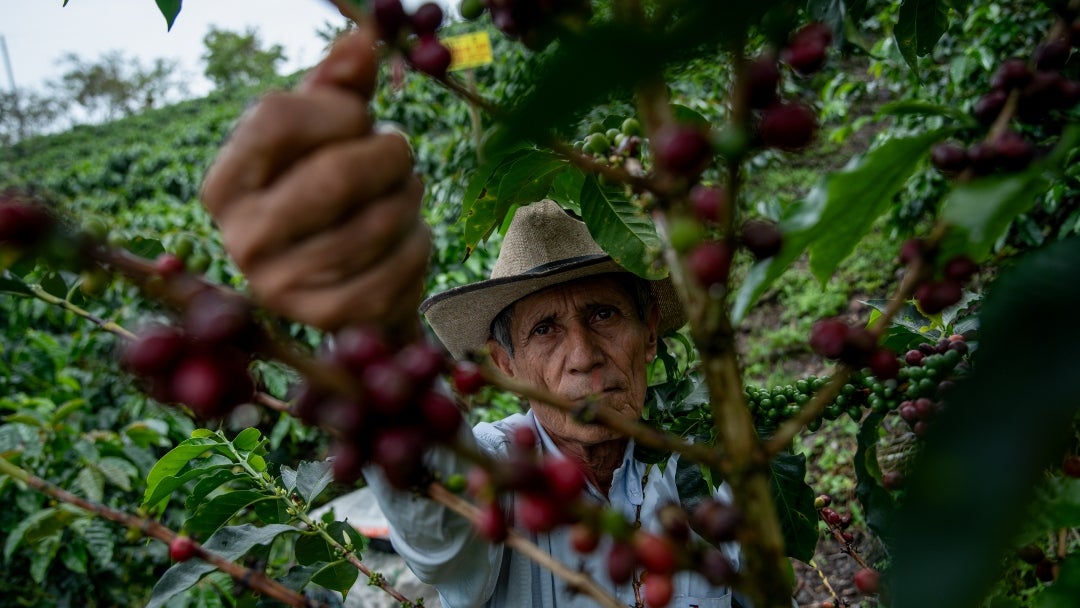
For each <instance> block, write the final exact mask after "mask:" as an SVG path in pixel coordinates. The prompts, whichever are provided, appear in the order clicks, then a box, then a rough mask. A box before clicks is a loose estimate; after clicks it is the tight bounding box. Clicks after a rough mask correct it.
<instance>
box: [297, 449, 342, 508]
mask: <svg viewBox="0 0 1080 608" xmlns="http://www.w3.org/2000/svg"><path fill="white" fill-rule="evenodd" d="M333 480H334V473H333V469H332V468H331V465H330V462H329V461H326V460H322V461H318V462H307V461H302V462H301V463H300V465H299V466H298V467H297V471H296V493H297V494H299V495H300V498H301V499H302V500H303V501H304V503H305V504H309V505H310V504H311V503H312V502H314V501H315V499H316V498H318V497H319V494H322V491H323V490H325V489H326V486H328V485H330V482H331V481H333Z"/></svg>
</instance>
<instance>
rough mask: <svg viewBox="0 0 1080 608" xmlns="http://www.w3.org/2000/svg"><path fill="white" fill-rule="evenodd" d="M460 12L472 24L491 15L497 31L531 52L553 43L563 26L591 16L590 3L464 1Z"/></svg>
mask: <svg viewBox="0 0 1080 608" xmlns="http://www.w3.org/2000/svg"><path fill="white" fill-rule="evenodd" d="M459 10H460V12H461V16H462V17H463V18H465V19H469V20H473V19H479V18H480V17H481V16H482V15H483V14H484V12H485V11H489V12H490V13H491V22H492V23H493V24H494V25H495V27H497V28H499V30H501V31H502V32H503V33H504V34H506V35H507V36H510V37H511V38H514V39H517V40H520V41H521V43H522V44H524V45H525V46H526V47H527V48H530V49H532V50H539V49H542V48H544V47H545V46H547V45H548V44H549V43H550V42H551V41H552V40H554V37H555V35H556V33H557V29H558V24H559V23H560V22H564V23H584V22H586V21H588V20H589V17H590V16H592V6H591V4H590V3H589V1H588V0H462V2H461V5H460V8H459Z"/></svg>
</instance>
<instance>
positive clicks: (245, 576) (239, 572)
mask: <svg viewBox="0 0 1080 608" xmlns="http://www.w3.org/2000/svg"><path fill="white" fill-rule="evenodd" d="M0 473H3V474H5V475H9V476H11V477H12V478H14V479H17V480H19V481H21V482H23V483H25V484H26V485H28V486H30V487H31V488H34V489H35V490H37V491H39V492H41V493H42V494H45V495H46V496H49V497H51V498H54V499H56V500H59V501H61V502H65V503H67V504H70V505H73V506H75V507H78V508H80V509H82V510H84V511H88V512H90V513H93V514H95V515H97V516H99V517H102V518H104V519H107V520H109V521H113V522H116V523H118V524H122V525H124V526H127V527H128V528H132V529H136V530H139V531H140V532H141V533H142V534H143V535H144V536H148V537H151V538H156V539H157V540H160V541H162V542H164V543H167V544H168V543H171V542H172V541H173V540H174V539H175V538H176V537H177V536H178V535H177V534H176V532H173V531H172V530H170V529H169V528H167V527H165V526H163V525H161V524H160V523H158V522H156V521H153V520H149V519H143V518H141V517H137V516H135V515H131V514H129V513H125V512H123V511H119V510H117V509H113V508H110V507H106V506H105V505H101V504H97V503H94V502H90V501H89V500H85V499H83V498H80V497H78V496H76V495H74V494H72V493H71V492H68V491H67V490H64V489H62V488H59V487H57V486H55V485H53V484H51V483H49V482H48V481H45V480H44V479H41V478H40V477H36V476H34V475H32V474H30V473H29V472H27V471H26V470H25V469H23V468H21V467H19V466H16V465H14V464H12V463H11V462H9V461H8V460H7V459H5V458H0ZM195 557H198V558H199V559H202V560H203V561H205V562H208V563H210V564H212V565H213V566H214V567H215V568H217V569H218V570H221V571H222V572H224V573H226V574H228V575H229V576H231V577H233V579H234V580H236V581H237V582H239V583H241V584H243V585H245V586H247V587H250V588H251V589H252V590H253V591H256V592H258V593H261V594H263V595H265V596H267V597H271V598H273V599H275V600H278V601H279V602H282V603H284V604H287V605H289V606H297V607H298V608H317V607H324V606H325V604H322V603H321V602H316V601H314V600H309V599H308V598H305V597H304V596H303V595H301V594H300V593H297V592H296V591H293V590H292V589H289V588H288V587H286V586H284V585H282V584H281V583H279V582H277V581H275V580H273V579H271V578H269V577H268V576H266V573H265V572H262V571H260V570H253V569H250V568H245V567H244V566H241V565H240V564H237V563H235V562H232V561H230V560H227V559H225V558H224V557H221V556H220V555H218V554H216V553H213V552H211V551H207V550H206V549H205V548H204V547H203V546H202V545H201V544H199V543H195Z"/></svg>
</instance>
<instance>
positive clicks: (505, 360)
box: [487, 338, 514, 378]
mask: <svg viewBox="0 0 1080 608" xmlns="http://www.w3.org/2000/svg"><path fill="white" fill-rule="evenodd" d="M487 348H488V353H489V354H490V355H491V360H492V361H493V362H494V363H495V367H497V368H499V371H501V372H502V373H503V374H505V375H506V376H508V377H510V378H513V377H514V372H513V370H512V369H511V367H510V353H508V352H506V349H505V348H503V346H502V344H499V343H498V342H496V341H495V340H493V339H491V338H488V341H487Z"/></svg>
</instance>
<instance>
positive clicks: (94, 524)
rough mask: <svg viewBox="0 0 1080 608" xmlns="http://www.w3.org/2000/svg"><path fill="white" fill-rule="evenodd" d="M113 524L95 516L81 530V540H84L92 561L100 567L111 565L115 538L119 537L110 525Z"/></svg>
mask: <svg viewBox="0 0 1080 608" xmlns="http://www.w3.org/2000/svg"><path fill="white" fill-rule="evenodd" d="M113 525H114V524H111V523H107V522H106V521H105V520H103V519H99V518H96V517H95V518H92V519H91V520H90V522H89V523H88V524H87V526H86V529H85V530H83V540H85V541H86V547H87V548H88V549H89V550H90V555H92V556H93V558H94V562H95V563H97V564H98V566H100V567H102V568H106V567H109V566H111V565H112V561H113V550H114V549H115V547H116V545H115V539H116V538H119V537H118V536H117V535H116V532H115V529H114V528H113V527H112V526H113Z"/></svg>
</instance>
